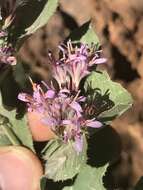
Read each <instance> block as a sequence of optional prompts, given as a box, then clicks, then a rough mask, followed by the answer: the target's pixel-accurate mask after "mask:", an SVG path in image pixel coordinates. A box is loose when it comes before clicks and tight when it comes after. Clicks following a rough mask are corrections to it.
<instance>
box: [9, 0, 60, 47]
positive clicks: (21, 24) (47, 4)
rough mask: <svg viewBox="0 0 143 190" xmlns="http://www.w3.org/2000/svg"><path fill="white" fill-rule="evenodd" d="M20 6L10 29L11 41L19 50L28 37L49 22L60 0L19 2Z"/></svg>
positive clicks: (21, 0)
mask: <svg viewBox="0 0 143 190" xmlns="http://www.w3.org/2000/svg"><path fill="white" fill-rule="evenodd" d="M23 2H24V3H23ZM19 4H20V5H17V8H16V11H15V18H14V21H13V22H12V23H11V25H10V26H9V27H8V30H9V32H10V36H9V40H10V42H11V43H12V44H13V45H14V46H16V47H17V48H20V47H21V45H22V43H23V42H24V40H25V39H26V37H27V36H29V35H31V34H33V33H34V32H36V30H38V29H39V28H41V27H42V26H44V25H45V24H46V23H47V22H48V20H49V19H50V17H51V16H52V15H53V14H54V12H55V11H56V8H57V6H58V0H26V1H25V0H19ZM17 42H18V44H17Z"/></svg>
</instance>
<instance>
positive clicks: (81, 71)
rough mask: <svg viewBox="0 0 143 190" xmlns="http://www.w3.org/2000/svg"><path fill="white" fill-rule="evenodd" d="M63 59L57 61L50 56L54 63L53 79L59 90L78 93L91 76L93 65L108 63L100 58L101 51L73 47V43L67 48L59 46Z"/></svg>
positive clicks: (84, 46) (93, 47) (82, 45)
mask: <svg viewBox="0 0 143 190" xmlns="http://www.w3.org/2000/svg"><path fill="white" fill-rule="evenodd" d="M59 48H60V50H61V52H62V57H61V58H60V59H59V60H58V61H56V60H55V59H53V58H52V56H51V54H50V55H49V57H50V60H51V63H52V71H53V77H54V78H55V79H56V81H57V82H58V85H59V88H60V89H63V88H66V89H68V90H70V91H76V92H77V91H78V90H79V84H80V81H81V80H82V79H83V78H84V77H85V76H87V75H89V74H90V68H91V67H92V66H93V65H96V64H101V63H104V62H106V59H105V58H101V57H100V53H101V51H96V49H95V46H91V47H89V46H88V45H87V44H80V47H78V46H76V47H73V44H72V43H71V41H69V42H68V43H67V46H63V47H62V46H59Z"/></svg>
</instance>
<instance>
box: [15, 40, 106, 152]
mask: <svg viewBox="0 0 143 190" xmlns="http://www.w3.org/2000/svg"><path fill="white" fill-rule="evenodd" d="M60 49H61V51H62V57H61V58H60V59H59V60H55V59H54V58H53V57H52V54H51V53H49V59H50V61H51V63H52V72H53V78H54V79H55V80H56V81H57V83H58V88H57V89H56V88H54V86H53V85H52V87H49V86H47V85H46V84H45V83H44V82H43V84H44V85H45V86H46V90H45V91H43V90H42V87H41V85H39V84H36V83H33V82H32V81H31V83H32V87H33V94H32V95H28V94H26V93H20V94H19V96H18V98H19V99H20V100H22V101H24V102H26V103H27V105H28V111H36V112H39V113H42V115H43V117H42V118H41V121H42V122H43V123H44V124H46V125H47V127H50V129H51V130H52V131H53V132H54V133H55V134H56V135H57V136H58V137H59V138H60V139H62V140H63V142H64V143H67V142H69V141H73V142H74V148H75V150H76V151H77V152H81V151H82V149H83V135H84V133H85V132H86V130H87V128H88V127H92V128H99V127H101V126H102V124H101V123H100V122H99V121H97V120H96V118H94V116H93V118H92V119H86V118H85V113H84V112H85V110H83V109H82V106H81V105H82V104H84V102H85V100H86V97H83V96H81V95H80V86H79V85H80V82H81V80H82V79H83V78H84V77H85V76H87V75H88V74H89V73H90V68H91V67H92V66H93V65H94V64H100V63H103V62H105V59H104V58H101V57H100V55H99V54H100V51H95V48H93V47H92V48H91V49H90V48H89V46H88V45H84V44H81V45H80V46H79V47H78V46H75V47H73V45H72V43H71V42H70V41H69V42H68V43H67V46H66V47H64V48H63V47H62V46H60ZM73 92H74V93H73Z"/></svg>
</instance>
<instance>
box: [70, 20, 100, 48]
mask: <svg viewBox="0 0 143 190" xmlns="http://www.w3.org/2000/svg"><path fill="white" fill-rule="evenodd" d="M68 39H71V41H72V42H75V43H78V42H82V43H85V44H89V45H91V44H92V43H94V44H96V45H97V46H99V38H98V36H97V35H96V33H95V31H94V29H93V27H92V26H91V23H90V22H86V23H85V24H83V25H82V26H80V27H79V28H77V29H75V30H74V31H73V32H71V34H70V36H69V37H68Z"/></svg>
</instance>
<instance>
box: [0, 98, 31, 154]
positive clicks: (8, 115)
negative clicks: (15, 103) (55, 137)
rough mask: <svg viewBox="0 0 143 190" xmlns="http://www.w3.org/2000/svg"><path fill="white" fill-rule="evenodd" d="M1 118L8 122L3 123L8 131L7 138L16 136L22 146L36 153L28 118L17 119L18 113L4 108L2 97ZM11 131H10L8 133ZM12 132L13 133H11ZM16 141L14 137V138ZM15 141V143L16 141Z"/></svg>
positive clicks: (0, 103)
mask: <svg viewBox="0 0 143 190" xmlns="http://www.w3.org/2000/svg"><path fill="white" fill-rule="evenodd" d="M0 115H1V117H0V118H4V119H6V120H7V121H6V122H3V123H2V120H0V121H1V124H3V126H4V127H5V128H4V129H5V130H6V131H5V132H6V134H5V135H6V136H7V135H10V137H12V136H15V138H16V139H17V141H18V142H20V143H21V144H22V145H24V146H26V147H28V148H30V149H31V150H33V151H34V147H33V140H32V136H31V133H30V130H29V128H28V126H27V120H26V118H25V117H24V118H22V119H17V118H16V111H15V110H13V111H8V110H6V109H5V108H4V107H3V104H2V99H1V96H0ZM8 130H9V131H8ZM10 130H11V131H10ZM12 138H13V139H14V137H12ZM16 139H15V141H16Z"/></svg>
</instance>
